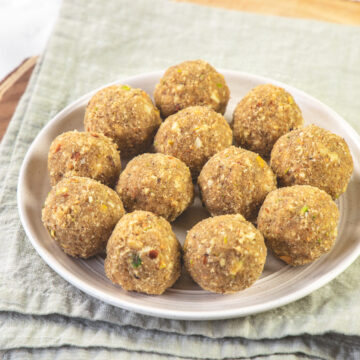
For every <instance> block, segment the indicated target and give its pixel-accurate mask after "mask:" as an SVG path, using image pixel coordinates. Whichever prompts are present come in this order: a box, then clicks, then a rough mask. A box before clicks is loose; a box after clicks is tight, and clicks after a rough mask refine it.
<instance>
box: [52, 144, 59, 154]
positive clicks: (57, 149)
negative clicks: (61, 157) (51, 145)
mask: <svg viewBox="0 0 360 360" xmlns="http://www.w3.org/2000/svg"><path fill="white" fill-rule="evenodd" d="M60 149H61V144H57V146H56V148H55V150H54V154H56V153H57V152H58V151H60Z"/></svg>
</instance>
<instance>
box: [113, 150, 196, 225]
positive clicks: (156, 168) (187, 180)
mask: <svg viewBox="0 0 360 360" xmlns="http://www.w3.org/2000/svg"><path fill="white" fill-rule="evenodd" d="M116 191H117V192H118V194H119V195H120V197H121V199H122V201H123V204H124V206H125V209H126V210H127V211H128V212H132V211H134V210H147V211H151V212H153V213H155V214H157V215H160V216H162V217H164V218H165V219H166V220H168V221H173V220H175V219H176V218H177V217H178V216H179V215H180V214H181V213H182V212H183V211H184V210H185V209H186V208H187V207H188V206H189V205H190V204H191V203H192V202H193V199H194V186H193V183H192V178H191V174H190V170H189V168H188V167H187V166H186V165H185V164H184V163H183V162H182V161H180V160H179V159H177V158H175V157H173V156H169V155H164V154H142V155H139V156H137V157H135V158H134V159H132V160H131V161H130V162H129V163H128V165H127V166H126V168H125V170H124V171H123V173H122V174H121V175H120V178H119V181H118V184H117V186H116Z"/></svg>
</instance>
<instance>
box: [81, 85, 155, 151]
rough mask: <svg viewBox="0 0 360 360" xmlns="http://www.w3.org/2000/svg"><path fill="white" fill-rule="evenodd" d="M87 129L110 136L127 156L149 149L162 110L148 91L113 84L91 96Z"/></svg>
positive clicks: (86, 120)
mask: <svg viewBox="0 0 360 360" xmlns="http://www.w3.org/2000/svg"><path fill="white" fill-rule="evenodd" d="M84 124H85V129H86V131H90V132H97V133H101V134H104V135H105V136H108V137H110V138H111V139H113V140H114V142H115V143H116V144H117V146H118V148H119V150H120V153H121V155H122V156H124V157H129V156H132V155H136V154H139V153H141V152H144V151H146V150H147V149H148V148H149V146H150V145H151V143H152V141H153V139H154V136H155V133H156V131H157V129H158V127H159V126H160V124H161V118H160V114H159V111H158V110H157V109H156V107H155V106H154V104H153V103H152V101H151V99H150V97H149V95H148V94H146V93H145V91H143V90H141V89H133V88H131V87H129V86H127V85H113V86H109V87H107V88H104V89H102V90H100V91H99V92H97V93H96V94H95V95H94V96H93V97H92V98H91V100H90V102H89V104H88V106H87V108H86V112H85V119H84Z"/></svg>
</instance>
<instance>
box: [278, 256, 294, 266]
mask: <svg viewBox="0 0 360 360" xmlns="http://www.w3.org/2000/svg"><path fill="white" fill-rule="evenodd" d="M279 258H280V259H281V260H282V261H285V262H286V263H288V264H289V263H291V257H290V256H287V255H283V256H279Z"/></svg>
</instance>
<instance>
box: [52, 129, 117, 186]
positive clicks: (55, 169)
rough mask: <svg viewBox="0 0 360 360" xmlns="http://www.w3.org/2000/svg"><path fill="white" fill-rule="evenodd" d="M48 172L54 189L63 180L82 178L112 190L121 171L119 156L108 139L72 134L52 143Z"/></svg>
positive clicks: (101, 136) (71, 132) (60, 137)
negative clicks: (74, 177)
mask: <svg viewBox="0 0 360 360" xmlns="http://www.w3.org/2000/svg"><path fill="white" fill-rule="evenodd" d="M48 170H49V174H50V182H51V185H52V186H54V185H55V184H56V183H58V182H59V181H60V180H61V179H62V178H63V177H71V176H81V177H89V178H91V179H94V180H97V181H100V182H101V183H103V184H105V185H108V186H110V187H113V186H115V184H116V181H117V179H118V178H119V174H120V171H121V162H120V155H119V152H118V151H117V147H116V145H115V143H114V142H113V141H112V140H111V139H110V138H108V137H106V136H103V135H101V134H95V133H86V132H85V133H84V132H78V131H69V132H66V133H63V134H61V135H59V136H57V137H56V138H55V140H54V141H53V142H52V144H51V146H50V150H49V154H48Z"/></svg>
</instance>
